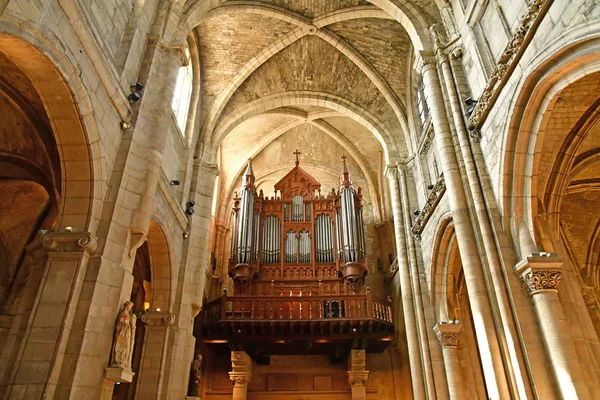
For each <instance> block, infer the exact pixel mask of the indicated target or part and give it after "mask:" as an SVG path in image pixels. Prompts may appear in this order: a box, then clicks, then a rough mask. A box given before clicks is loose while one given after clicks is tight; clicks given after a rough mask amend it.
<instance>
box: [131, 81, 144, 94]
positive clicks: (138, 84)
mask: <svg viewBox="0 0 600 400" xmlns="http://www.w3.org/2000/svg"><path fill="white" fill-rule="evenodd" d="M131 89H132V90H133V91H136V92H141V91H142V90H144V84H143V83H142V82H136V83H135V85H131Z"/></svg>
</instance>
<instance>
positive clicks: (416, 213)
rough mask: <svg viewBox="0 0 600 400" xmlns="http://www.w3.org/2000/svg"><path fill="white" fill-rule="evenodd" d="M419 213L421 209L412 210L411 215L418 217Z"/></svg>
mask: <svg viewBox="0 0 600 400" xmlns="http://www.w3.org/2000/svg"><path fill="white" fill-rule="evenodd" d="M420 214H421V210H414V211H413V215H414V216H415V217H418V216H419V215H420Z"/></svg>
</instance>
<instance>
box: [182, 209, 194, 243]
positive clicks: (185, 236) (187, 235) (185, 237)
mask: <svg viewBox="0 0 600 400" xmlns="http://www.w3.org/2000/svg"><path fill="white" fill-rule="evenodd" d="M192 211H193V210H192ZM189 237H190V233H189V232H188V231H183V238H184V239H187V238H189Z"/></svg>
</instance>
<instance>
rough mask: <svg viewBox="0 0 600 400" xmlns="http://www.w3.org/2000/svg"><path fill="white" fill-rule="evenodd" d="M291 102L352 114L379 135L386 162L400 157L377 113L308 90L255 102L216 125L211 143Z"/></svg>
mask: <svg viewBox="0 0 600 400" xmlns="http://www.w3.org/2000/svg"><path fill="white" fill-rule="evenodd" d="M290 105H311V106H318V107H325V108H329V109H331V110H335V111H337V112H338V113H340V114H341V115H342V116H346V117H349V118H351V119H353V120H354V121H356V122H358V123H359V124H361V125H362V126H364V127H365V128H366V129H368V130H369V131H370V132H371V133H372V134H373V135H374V136H375V138H377V140H378V141H379V143H380V144H381V147H382V148H383V151H384V154H385V160H386V163H388V164H389V163H394V162H398V161H399V160H400V157H399V146H397V144H396V138H395V137H394V135H392V133H391V132H389V130H388V129H387V128H386V127H385V126H384V125H383V123H381V122H380V121H379V120H378V119H377V118H376V117H375V116H373V115H371V114H370V113H369V112H368V111H366V110H364V109H362V108H361V107H359V106H357V105H356V104H353V103H351V102H349V101H348V100H345V99H342V98H340V97H338V96H334V95H331V94H328V93H318V92H305V91H290V92H284V93H276V94H272V95H269V96H266V97H263V98H261V99H258V100H254V101H252V102H251V103H249V104H248V105H246V106H245V107H243V108H242V109H241V110H239V111H237V112H236V113H234V114H232V115H230V116H229V117H228V118H226V119H224V120H223V121H222V122H221V123H220V124H219V125H218V126H217V127H216V129H215V135H214V137H213V140H212V144H211V146H212V147H215V148H216V147H218V146H219V145H220V144H221V142H222V141H223V139H224V138H225V137H226V136H227V135H228V134H229V132H231V130H232V129H233V128H235V127H236V126H237V125H239V124H241V123H242V122H244V121H246V120H247V119H249V118H251V117H253V116H256V115H259V114H262V113H265V112H268V111H270V110H273V109H275V108H280V107H284V106H290Z"/></svg>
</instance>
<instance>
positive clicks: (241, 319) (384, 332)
mask: <svg viewBox="0 0 600 400" xmlns="http://www.w3.org/2000/svg"><path fill="white" fill-rule="evenodd" d="M201 321H202V326H201V328H200V329H201V337H202V341H204V342H205V343H207V344H211V343H212V344H217V343H229V344H230V345H231V344H232V343H237V344H240V343H241V344H242V345H243V347H246V346H248V345H249V344H250V345H252V346H259V347H261V348H263V349H264V348H267V347H268V348H269V349H270V352H271V353H272V354H273V353H294V352H299V351H297V350H299V349H300V350H303V351H304V352H306V347H307V343H310V345H309V346H310V348H311V353H313V354H314V353H315V352H316V353H320V352H323V351H321V350H319V349H320V348H323V349H324V350H326V351H329V350H328V349H327V348H331V344H332V343H336V344H340V343H346V344H348V345H349V346H354V347H356V346H357V345H358V342H361V343H362V344H361V346H363V347H365V346H366V345H367V344H368V346H370V350H371V351H376V352H378V351H382V350H383V349H384V348H385V347H386V346H387V345H388V344H389V342H390V341H391V340H392V339H393V338H394V319H393V312H392V307H391V305H390V304H389V303H388V302H386V301H382V300H379V299H375V298H373V297H372V296H371V294H364V295H360V294H359V295H337V296H287V297H286V296H223V297H221V298H220V299H217V300H215V301H213V302H210V303H208V304H206V305H205V307H204V310H203V315H202V319H201ZM292 341H295V342H296V343H302V345H301V346H299V347H298V348H294V346H290V342H292ZM320 344H325V345H324V346H319V345H320ZM327 344H329V345H328V346H327ZM277 345H285V346H287V350H286V348H285V346H277Z"/></svg>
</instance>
